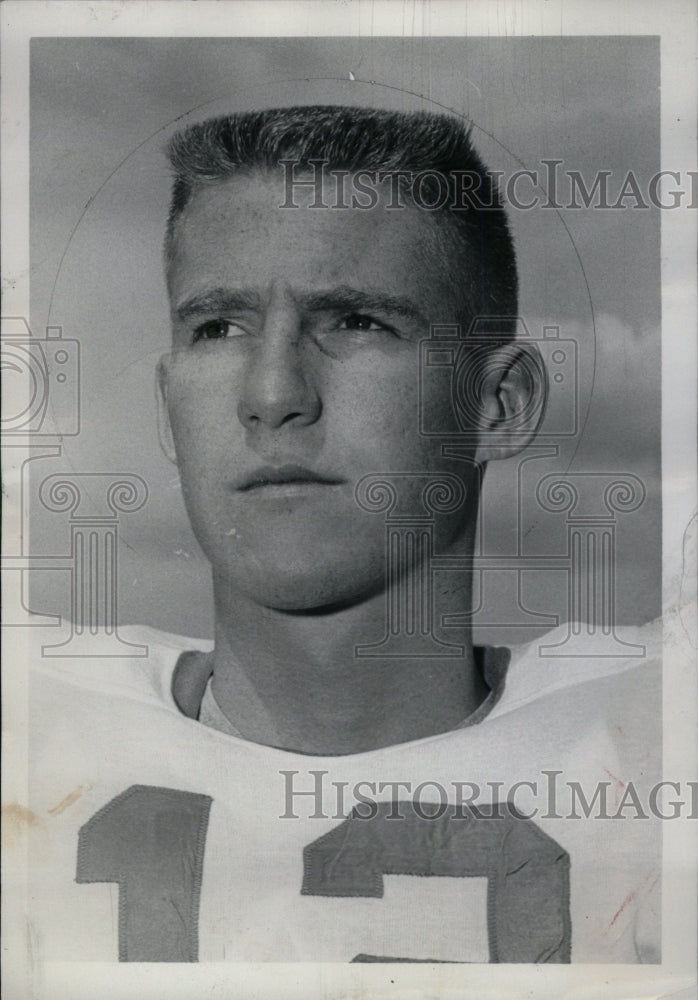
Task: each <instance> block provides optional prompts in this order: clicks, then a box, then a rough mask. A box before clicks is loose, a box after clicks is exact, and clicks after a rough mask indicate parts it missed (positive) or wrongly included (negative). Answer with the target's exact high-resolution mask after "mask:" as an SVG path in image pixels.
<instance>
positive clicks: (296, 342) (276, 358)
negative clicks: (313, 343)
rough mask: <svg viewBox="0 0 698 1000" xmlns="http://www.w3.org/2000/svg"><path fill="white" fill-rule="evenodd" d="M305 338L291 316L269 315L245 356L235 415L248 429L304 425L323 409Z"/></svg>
mask: <svg viewBox="0 0 698 1000" xmlns="http://www.w3.org/2000/svg"><path fill="white" fill-rule="evenodd" d="M308 349H309V345H308V344H306V343H305V342H304V339H303V338H302V337H301V336H300V333H299V330H298V328H297V323H296V322H295V321H294V320H293V317H291V316H288V315H282V316H276V317H269V318H268V321H267V323H266V324H265V328H264V330H263V331H262V333H261V335H260V337H259V339H258V340H257V343H256V344H255V347H254V349H253V350H252V351H251V352H250V356H249V358H248V363H247V368H246V371H245V377H244V381H243V385H242V392H241V395H240V400H239V402H238V411H237V412H238V418H239V420H240V422H241V424H242V425H243V426H244V427H245V428H246V429H248V430H255V429H261V428H268V429H271V430H276V429H278V428H280V427H282V426H284V425H294V426H298V427H305V426H308V425H309V424H313V423H315V421H316V420H317V419H318V418H319V416H320V413H321V412H322V403H321V399H320V395H319V393H318V391H317V388H316V386H315V379H314V378H313V372H312V371H311V370H310V369H311V365H310V360H309V358H308Z"/></svg>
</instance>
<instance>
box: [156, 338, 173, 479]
mask: <svg viewBox="0 0 698 1000" xmlns="http://www.w3.org/2000/svg"><path fill="white" fill-rule="evenodd" d="M167 361H168V357H167V355H166V356H165V357H162V358H160V361H159V362H158V366H157V369H156V373H155V382H156V385H155V398H156V402H157V420H158V438H159V440H160V447H161V448H162V450H163V452H164V454H165V455H166V456H167V458H169V460H170V461H171V462H174V464H175V465H176V464H177V451H176V449H175V444H174V435H173V434H172V424H171V422H170V410H169V407H168V405H167V388H168V371H167Z"/></svg>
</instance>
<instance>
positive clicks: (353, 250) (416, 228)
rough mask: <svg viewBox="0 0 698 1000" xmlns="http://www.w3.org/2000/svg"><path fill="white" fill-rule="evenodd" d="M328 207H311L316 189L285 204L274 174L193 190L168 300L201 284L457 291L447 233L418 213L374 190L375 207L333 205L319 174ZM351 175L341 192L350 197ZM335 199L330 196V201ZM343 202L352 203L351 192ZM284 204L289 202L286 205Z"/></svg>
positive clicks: (178, 230) (176, 237)
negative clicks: (392, 205) (392, 203)
mask: <svg viewBox="0 0 698 1000" xmlns="http://www.w3.org/2000/svg"><path fill="white" fill-rule="evenodd" d="M324 180H325V181H326V183H327V185H328V194H327V196H325V199H324V200H325V202H326V203H329V204H328V207H327V208H312V207H311V205H312V204H313V202H314V200H315V193H314V191H313V190H309V189H306V188H298V189H297V190H296V191H294V197H293V202H294V204H295V205H296V206H298V207H286V204H287V203H288V200H287V195H286V190H285V186H284V179H283V176H282V175H281V173H280V172H279V173H277V172H265V173H261V172H255V173H250V174H244V175H238V176H236V177H234V178H230V179H226V180H223V181H217V182H214V183H211V184H208V185H206V186H205V187H201V188H199V189H198V190H196V191H195V192H194V194H193V196H192V197H191V199H190V201H189V202H188V204H187V206H186V207H185V209H184V211H183V212H182V214H181V215H180V216H179V218H178V219H177V221H176V223H175V226H174V231H173V243H172V247H171V251H172V252H171V260H170V266H169V274H168V278H169V284H170V289H171V291H172V294H173V296H177V297H179V295H180V294H187V293H190V292H192V291H193V290H194V287H193V286H197V290H198V284H199V283H202V282H204V283H206V284H218V285H221V284H227V283H230V282H233V283H235V284H236V285H239V284H241V283H244V284H246V285H253V286H255V287H260V288H261V287H266V286H267V285H269V283H273V282H279V281H281V282H285V283H288V284H289V285H291V286H298V287H299V289H310V288H313V287H326V286H327V285H328V283H343V284H346V283H347V281H348V280H349V279H351V283H353V284H358V285H359V286H363V287H366V288H377V289H378V288H380V289H381V290H383V291H388V292H396V291H405V290H408V289H409V290H410V291H411V293H412V294H413V295H417V296H419V297H420V298H422V299H423V300H424V298H425V297H426V298H428V299H433V300H434V301H438V299H439V297H441V298H442V299H443V297H444V296H447V297H449V298H450V297H452V296H453V295H454V291H453V290H454V288H459V287H462V275H458V274H457V269H458V268H461V267H462V265H463V262H462V258H460V255H458V254H456V252H455V250H454V241H453V239H452V237H451V234H450V231H449V227H448V226H447V225H444V223H443V222H441V221H438V220H436V219H435V218H434V216H433V213H428V212H426V211H424V210H420V209H418V208H416V207H415V206H407V205H403V206H402V207H400V208H398V209H394V208H393V209H391V208H389V207H388V205H389V204H390V196H389V190H388V188H387V187H386V186H385V185H381V186H380V187H379V188H376V191H377V194H378V201H377V204H376V205H375V207H373V208H370V209H363V208H359V207H348V208H340V207H337V204H336V197H335V187H334V185H335V179H334V177H333V176H331V175H330V176H327V175H325V178H324ZM350 184H351V178H350V179H349V184H348V185H347V190H348V191H349V192H350V190H351V188H350ZM330 194H331V197H330V196H329V195H330ZM345 200H346V201H347V202H350V200H351V194H350V193H349V194H348V195H347V196H346V198H345ZM285 203H286V204H285Z"/></svg>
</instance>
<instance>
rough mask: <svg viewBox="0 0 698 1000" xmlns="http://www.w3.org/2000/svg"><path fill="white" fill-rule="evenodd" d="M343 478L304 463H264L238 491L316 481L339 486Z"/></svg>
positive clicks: (248, 476)
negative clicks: (308, 466) (315, 469)
mask: <svg viewBox="0 0 698 1000" xmlns="http://www.w3.org/2000/svg"><path fill="white" fill-rule="evenodd" d="M343 482H344V480H343V479H339V478H337V477H336V476H326V475H322V474H321V473H319V472H315V471H314V470H313V469H306V468H305V466H303V465H280V466H273V465H263V466H260V468H258V469H254V470H253V471H252V472H251V473H249V475H247V476H245V478H244V479H243V480H242V482H241V483H240V485H239V486H237V491H238V492H239V493H248V492H250V491H252V490H258V489H263V488H264V487H265V486H302V485H305V484H308V483H314V484H317V485H321V486H338V485H339V484H340V483H343Z"/></svg>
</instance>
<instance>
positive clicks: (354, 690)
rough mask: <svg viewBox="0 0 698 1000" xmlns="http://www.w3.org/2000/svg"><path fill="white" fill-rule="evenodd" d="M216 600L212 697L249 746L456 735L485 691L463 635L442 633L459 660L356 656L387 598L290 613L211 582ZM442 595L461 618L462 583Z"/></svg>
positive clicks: (366, 745) (320, 750)
mask: <svg viewBox="0 0 698 1000" xmlns="http://www.w3.org/2000/svg"><path fill="white" fill-rule="evenodd" d="M449 576H452V574H449ZM464 576H465V574H464ZM214 593H215V596H216V627H215V650H214V653H213V665H214V674H213V692H214V695H215V698H216V701H217V702H218V704H219V706H220V707H221V709H222V711H223V712H224V714H225V715H226V716H227V718H228V719H229V721H230V722H231V724H232V725H233V726H234V727H235V728H236V729H237V730H238V731H239V732H240V733H241V734H242V735H243V736H244V737H245V738H246V739H249V740H252V741H254V742H256V743H263V744H266V745H269V746H276V747H280V748H283V749H286V750H292V751H297V752H299V753H309V754H326V755H334V754H349V753H360V752H362V751H367V750H374V749H377V748H379V747H382V746H388V745H391V744H396V743H403V742H406V741H409V740H415V739H420V738H423V737H426V736H432V735H435V734H437V733H441V732H446V731H448V730H450V729H453V728H455V727H456V726H457V725H458V724H459V723H460V722H462V721H463V719H465V718H466V717H467V716H468V715H470V714H472V712H474V711H475V709H476V708H477V707H478V705H479V704H480V703H481V702H482V700H483V699H484V697H485V695H486V693H487V687H486V684H485V682H484V679H483V678H482V676H481V674H480V672H479V669H478V668H477V665H476V663H475V659H474V655H473V648H472V639H471V634H470V631H469V630H466V629H449V634H448V635H447V639H446V641H448V642H449V643H451V644H454V645H458V646H460V647H462V650H463V653H462V655H458V656H437V657H434V656H430V657H428V658H425V657H424V656H415V655H414V652H413V649H414V647H413V646H412V645H411V644H409V643H407V644H406V645H405V647H404V655H403V650H402V649H399V650H398V651H397V652H398V655H397V656H395V655H392V656H390V657H387V656H384V657H380V656H378V657H373V656H372V657H365V656H357V655H356V651H355V647H356V644H357V641H359V642H361V641H362V640H363V641H364V642H374V641H379V640H380V639H381V638H382V636H383V635H384V634H385V594H378V595H376V596H375V597H372V598H370V599H368V600H366V601H364V602H362V603H360V604H355V605H352V606H351V607H347V608H343V609H340V610H335V611H330V612H326V613H318V612H314V613H288V612H282V611H276V610H273V609H269V608H265V607H261V606H260V605H258V604H255V603H254V602H252V601H250V600H249V599H247V598H245V597H244V595H240V594H239V593H237V592H236V593H231V592H230V591H228V592H226V588H225V587H224V586H223V585H222V583H221V581H217V580H215V579H214ZM449 593H450V594H451V595H453V594H454V593H458V594H459V608H458V610H460V609H462V608H463V607H469V606H470V586H469V579H465V580H464V581H463V583H462V587H458V586H454V581H453V579H451V580H450V581H449ZM439 596H441V597H442V598H443V600H440V599H439ZM434 603H435V606H436V607H439V608H444V606H445V605H448V604H451V605H452V604H453V598H452V597H451V598H450V600H449V599H448V595H435V602H434ZM446 610H451V608H450V607H446ZM453 610H457V609H456V608H453ZM357 637H358V640H357Z"/></svg>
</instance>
